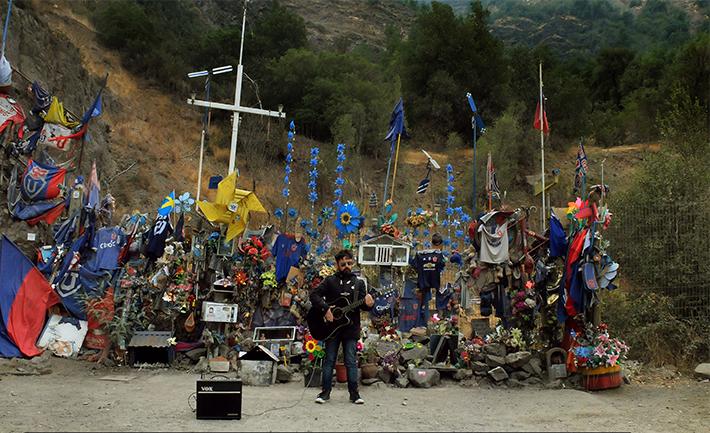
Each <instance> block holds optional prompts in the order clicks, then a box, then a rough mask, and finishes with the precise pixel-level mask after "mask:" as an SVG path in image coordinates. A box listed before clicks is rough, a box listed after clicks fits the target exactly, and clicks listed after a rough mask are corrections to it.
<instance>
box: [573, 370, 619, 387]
mask: <svg viewBox="0 0 710 433" xmlns="http://www.w3.org/2000/svg"><path fill="white" fill-rule="evenodd" d="M579 372H580V373H581V374H582V384H584V388H585V389H586V390H587V391H599V390H603V389H613V388H618V387H620V386H621V382H622V377H621V366H620V365H614V366H612V367H596V368H580V369H579Z"/></svg>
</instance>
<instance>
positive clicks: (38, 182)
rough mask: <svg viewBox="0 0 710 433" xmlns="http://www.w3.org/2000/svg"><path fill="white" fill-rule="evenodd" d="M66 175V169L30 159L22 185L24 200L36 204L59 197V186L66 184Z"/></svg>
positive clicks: (21, 190)
mask: <svg viewBox="0 0 710 433" xmlns="http://www.w3.org/2000/svg"><path fill="white" fill-rule="evenodd" d="M66 174H67V170H66V169H65V168H59V167H56V166H53V165H50V164H42V163H40V162H37V161H34V160H32V159H30V160H29V161H28V162H27V168H26V169H25V172H24V174H23V175H22V182H21V183H20V192H21V193H22V198H23V199H25V200H26V201H28V202H35V201H41V200H47V199H52V198H55V197H57V196H58V195H59V193H60V188H59V185H60V184H62V183H63V182H64V177H65V175H66Z"/></svg>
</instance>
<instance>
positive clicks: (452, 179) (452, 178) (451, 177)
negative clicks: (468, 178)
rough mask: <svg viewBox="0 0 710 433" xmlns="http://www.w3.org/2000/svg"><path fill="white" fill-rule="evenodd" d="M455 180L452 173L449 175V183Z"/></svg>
mask: <svg viewBox="0 0 710 433" xmlns="http://www.w3.org/2000/svg"><path fill="white" fill-rule="evenodd" d="M453 181H454V175H453V174H452V175H450V176H449V183H453Z"/></svg>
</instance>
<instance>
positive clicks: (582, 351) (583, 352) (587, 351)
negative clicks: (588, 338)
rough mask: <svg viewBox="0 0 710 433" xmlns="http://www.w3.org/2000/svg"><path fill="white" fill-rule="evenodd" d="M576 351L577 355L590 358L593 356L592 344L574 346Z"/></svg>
mask: <svg viewBox="0 0 710 433" xmlns="http://www.w3.org/2000/svg"><path fill="white" fill-rule="evenodd" d="M574 353H575V355H577V356H580V357H584V358H589V357H591V356H592V353H593V352H592V347H591V346H578V347H575V348H574Z"/></svg>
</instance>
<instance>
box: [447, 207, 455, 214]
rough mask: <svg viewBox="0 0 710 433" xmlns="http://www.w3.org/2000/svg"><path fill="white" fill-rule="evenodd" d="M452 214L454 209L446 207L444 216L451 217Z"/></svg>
mask: <svg viewBox="0 0 710 433" xmlns="http://www.w3.org/2000/svg"><path fill="white" fill-rule="evenodd" d="M453 214H454V208H452V207H451V206H449V207H447V208H446V215H448V216H451V215H453Z"/></svg>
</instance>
